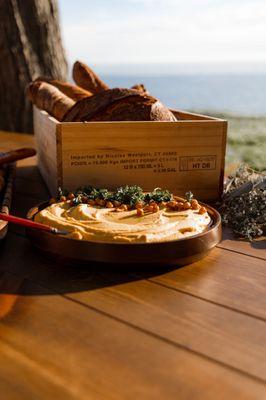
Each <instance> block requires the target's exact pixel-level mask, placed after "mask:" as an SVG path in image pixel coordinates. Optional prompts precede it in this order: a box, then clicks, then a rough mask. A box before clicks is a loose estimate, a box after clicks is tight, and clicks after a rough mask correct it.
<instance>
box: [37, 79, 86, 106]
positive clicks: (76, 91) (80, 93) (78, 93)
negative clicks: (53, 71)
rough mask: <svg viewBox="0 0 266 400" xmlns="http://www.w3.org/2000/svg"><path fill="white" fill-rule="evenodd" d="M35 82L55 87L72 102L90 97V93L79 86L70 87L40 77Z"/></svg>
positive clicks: (65, 83)
mask: <svg viewBox="0 0 266 400" xmlns="http://www.w3.org/2000/svg"><path fill="white" fill-rule="evenodd" d="M35 81H42V82H47V83H50V85H53V86H55V87H56V88H57V89H59V90H60V91H61V92H62V93H64V94H65V95H66V96H68V97H70V98H71V99H72V100H74V101H79V100H82V99H85V97H90V96H92V92H89V91H88V90H85V89H83V88H82V87H80V86H76V85H71V83H68V82H63V81H59V80H57V79H52V78H47V77H43V76H40V77H38V78H37V79H35Z"/></svg>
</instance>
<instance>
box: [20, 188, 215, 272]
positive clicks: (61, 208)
mask: <svg viewBox="0 0 266 400" xmlns="http://www.w3.org/2000/svg"><path fill="white" fill-rule="evenodd" d="M28 218H29V219H31V220H34V221H35V222H39V223H42V224H45V225H49V226H50V227H52V228H55V229H57V230H58V231H60V232H64V235H53V234H51V233H49V232H42V231H38V230H36V229H28V230H27V234H28V236H29V237H30V239H31V240H32V242H33V244H34V245H35V246H37V247H38V248H39V249H41V250H43V251H45V252H48V253H50V254H52V255H54V256H56V257H59V258H62V259H66V260H69V261H71V260H72V261H75V262H78V261H80V262H82V263H84V262H85V263H86V262H104V263H112V264H113V263H115V264H118V263H119V264H121V263H122V264H147V263H148V264H164V265H180V266H181V265H185V264H188V263H190V262H193V261H196V260H198V259H200V258H202V257H203V256H204V255H206V254H207V253H208V252H209V251H210V250H211V249H212V248H213V247H214V246H215V245H216V244H218V243H219V241H220V240H221V218H220V215H219V213H218V212H217V211H216V210H214V209H213V208H212V207H210V206H207V205H204V204H202V203H199V202H198V201H197V200H196V199H194V198H193V194H192V193H191V192H188V193H186V197H185V198H182V197H179V196H176V195H174V194H172V193H170V192H169V191H168V190H162V189H161V188H156V189H154V190H153V191H151V192H144V191H143V190H142V189H141V188H140V187H138V186H125V187H120V188H117V189H116V190H114V191H109V190H108V189H96V188H93V187H85V188H82V189H79V190H77V191H76V192H74V193H72V192H67V191H62V190H61V191H59V195H58V197H57V198H53V199H51V200H50V201H49V202H46V203H42V204H40V205H38V206H36V207H34V208H32V209H31V210H30V211H29V213H28Z"/></svg>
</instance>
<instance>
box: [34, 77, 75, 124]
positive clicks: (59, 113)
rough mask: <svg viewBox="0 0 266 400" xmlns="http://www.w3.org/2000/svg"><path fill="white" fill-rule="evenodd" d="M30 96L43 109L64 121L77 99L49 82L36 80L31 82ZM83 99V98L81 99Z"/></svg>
mask: <svg viewBox="0 0 266 400" xmlns="http://www.w3.org/2000/svg"><path fill="white" fill-rule="evenodd" d="M27 92H28V96H29V98H30V100H31V101H32V102H33V103H34V104H35V105H36V106H37V107H38V108H40V109H41V110H45V111H47V112H48V114H50V115H52V116H53V117H55V118H56V119H57V120H58V121H62V120H63V117H64V115H65V114H66V113H67V112H68V111H69V110H70V109H71V108H72V107H73V106H74V104H75V101H74V100H73V99H71V98H70V97H68V96H66V95H65V94H64V93H62V92H61V91H60V90H59V89H57V88H56V87H55V86H53V85H51V84H50V83H47V82H40V81H35V82H32V83H30V84H29V86H28V89H27ZM80 101H82V100H80Z"/></svg>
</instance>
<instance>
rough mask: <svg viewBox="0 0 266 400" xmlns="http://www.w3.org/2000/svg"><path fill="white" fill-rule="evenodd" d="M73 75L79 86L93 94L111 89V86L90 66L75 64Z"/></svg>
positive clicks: (77, 62)
mask: <svg viewBox="0 0 266 400" xmlns="http://www.w3.org/2000/svg"><path fill="white" fill-rule="evenodd" d="M72 75H73V79H74V81H75V82H76V84H77V85H79V86H81V87H82V88H83V89H86V90H88V91H90V92H91V93H94V94H96V93H100V92H102V91H104V90H107V89H109V86H108V85H107V84H106V83H104V82H103V81H102V80H101V79H100V78H99V76H98V75H97V74H96V73H95V72H94V71H93V70H92V69H91V68H90V67H88V65H86V64H84V63H82V62H80V61H76V62H75V64H74V66H73V71H72Z"/></svg>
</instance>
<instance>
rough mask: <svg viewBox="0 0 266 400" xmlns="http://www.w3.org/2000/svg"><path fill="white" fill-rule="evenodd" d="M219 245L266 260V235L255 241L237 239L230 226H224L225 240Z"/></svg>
mask: <svg viewBox="0 0 266 400" xmlns="http://www.w3.org/2000/svg"><path fill="white" fill-rule="evenodd" d="M218 247H219V248H221V249H227V250H231V251H235V252H238V253H242V254H247V255H249V256H252V257H256V258H261V259H263V260H266V237H265V236H263V237H261V238H258V239H256V240H254V241H253V242H249V241H247V240H241V239H237V238H236V237H235V236H234V234H233V232H232V231H231V230H230V229H229V228H227V227H224V228H223V240H222V242H221V243H220V244H219V245H218Z"/></svg>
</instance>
